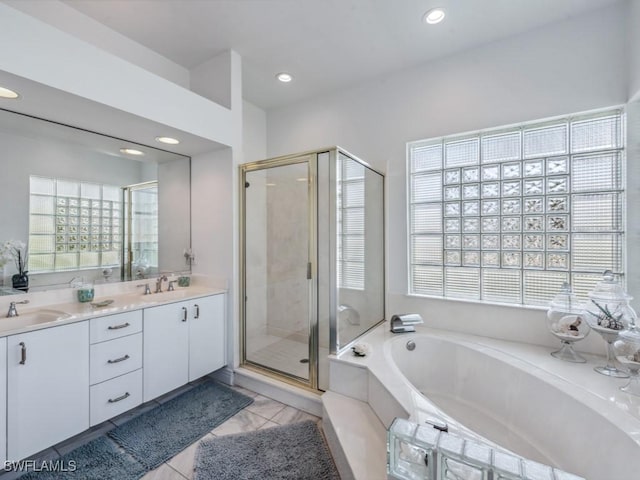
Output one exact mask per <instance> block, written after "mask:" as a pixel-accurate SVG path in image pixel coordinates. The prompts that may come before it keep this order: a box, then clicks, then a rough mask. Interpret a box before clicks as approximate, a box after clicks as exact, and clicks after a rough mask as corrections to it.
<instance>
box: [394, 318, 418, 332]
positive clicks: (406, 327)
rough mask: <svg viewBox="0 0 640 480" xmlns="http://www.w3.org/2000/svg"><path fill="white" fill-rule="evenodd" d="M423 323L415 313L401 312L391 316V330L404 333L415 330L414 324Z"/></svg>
mask: <svg viewBox="0 0 640 480" xmlns="http://www.w3.org/2000/svg"><path fill="white" fill-rule="evenodd" d="M421 323H424V320H422V317H421V316H420V315H419V314H417V313H403V314H401V315H394V316H392V317H391V332H392V333H406V332H415V331H416V327H415V326H416V325H419V324H421Z"/></svg>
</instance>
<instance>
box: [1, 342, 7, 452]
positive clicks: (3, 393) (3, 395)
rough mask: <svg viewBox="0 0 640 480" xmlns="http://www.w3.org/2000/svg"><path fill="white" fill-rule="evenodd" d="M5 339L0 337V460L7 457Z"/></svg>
mask: <svg viewBox="0 0 640 480" xmlns="http://www.w3.org/2000/svg"><path fill="white" fill-rule="evenodd" d="M6 411H7V339H6V338H0V432H1V433H2V434H0V460H3V461H4V460H6V459H7V436H6V435H4V432H6V431H7V416H6V415H5V412H6Z"/></svg>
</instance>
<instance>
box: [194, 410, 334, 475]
mask: <svg viewBox="0 0 640 480" xmlns="http://www.w3.org/2000/svg"><path fill="white" fill-rule="evenodd" d="M212 478H215V479H216V480H238V479H242V480H265V479H269V480H340V476H339V475H338V471H337V470H336V467H335V465H334V463H333V459H332V458H331V454H330V453H329V449H328V447H327V445H326V443H325V442H324V438H323V437H322V434H321V433H320V431H319V430H318V426H317V425H316V424H315V422H312V421H311V420H307V421H305V422H301V423H294V424H292V425H283V426H280V427H273V428H265V429H264V430H257V431H255V432H249V433H240V434H236V435H226V436H223V437H216V438H213V439H210V440H203V441H202V442H200V445H199V446H198V452H197V453H196V460H195V476H194V480H209V479H212Z"/></svg>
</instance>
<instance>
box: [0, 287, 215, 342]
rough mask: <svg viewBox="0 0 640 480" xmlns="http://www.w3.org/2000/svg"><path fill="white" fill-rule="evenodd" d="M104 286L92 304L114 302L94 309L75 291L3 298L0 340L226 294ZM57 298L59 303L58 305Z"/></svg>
mask: <svg viewBox="0 0 640 480" xmlns="http://www.w3.org/2000/svg"><path fill="white" fill-rule="evenodd" d="M101 287H102V288H101ZM104 287H105V286H96V289H95V290H96V292H95V293H96V294H95V297H94V299H93V301H92V302H91V303H94V304H95V303H99V302H102V301H105V300H113V303H111V304H109V305H108V306H105V307H94V306H92V305H91V303H80V302H78V301H77V300H76V301H73V296H74V295H75V290H73V289H64V290H60V291H53V292H42V293H33V294H23V295H11V296H6V297H2V300H3V302H2V304H0V308H2V310H0V337H5V336H8V335H15V334H19V333H25V332H30V331H34V330H40V329H43V328H50V327H57V326H60V325H65V324H69V323H74V322H80V321H84V320H88V319H90V318H94V317H103V316H105V315H115V314H118V313H124V312H129V311H132V310H140V309H143V308H149V307H156V306H159V305H165V304H169V303H175V302H182V301H186V300H193V299H197V298H200V297H205V296H209V295H217V294H221V293H226V290H225V289H223V288H217V287H215V286H211V285H202V284H201V285H191V286H189V287H176V289H175V290H174V291H171V292H168V291H165V292H162V293H152V294H149V295H143V294H142V293H141V291H140V290H139V289H138V290H133V291H132V290H131V287H132V285H131V284H130V285H128V287H129V288H128V289H127V284H126V283H125V284H117V285H115V286H111V285H110V286H109V287H111V288H104ZM134 288H135V286H134ZM56 299H57V300H58V302H56ZM22 300H29V304H27V305H16V308H17V310H18V316H17V317H6V315H7V313H6V312H7V311H8V308H9V303H10V302H12V301H15V302H20V301H22ZM4 304H6V306H5V305H4Z"/></svg>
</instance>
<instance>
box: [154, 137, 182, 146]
mask: <svg viewBox="0 0 640 480" xmlns="http://www.w3.org/2000/svg"><path fill="white" fill-rule="evenodd" d="M156 142H160V143H166V144H168V145H177V144H179V143H180V140H178V139H177V138H172V137H156Z"/></svg>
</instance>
